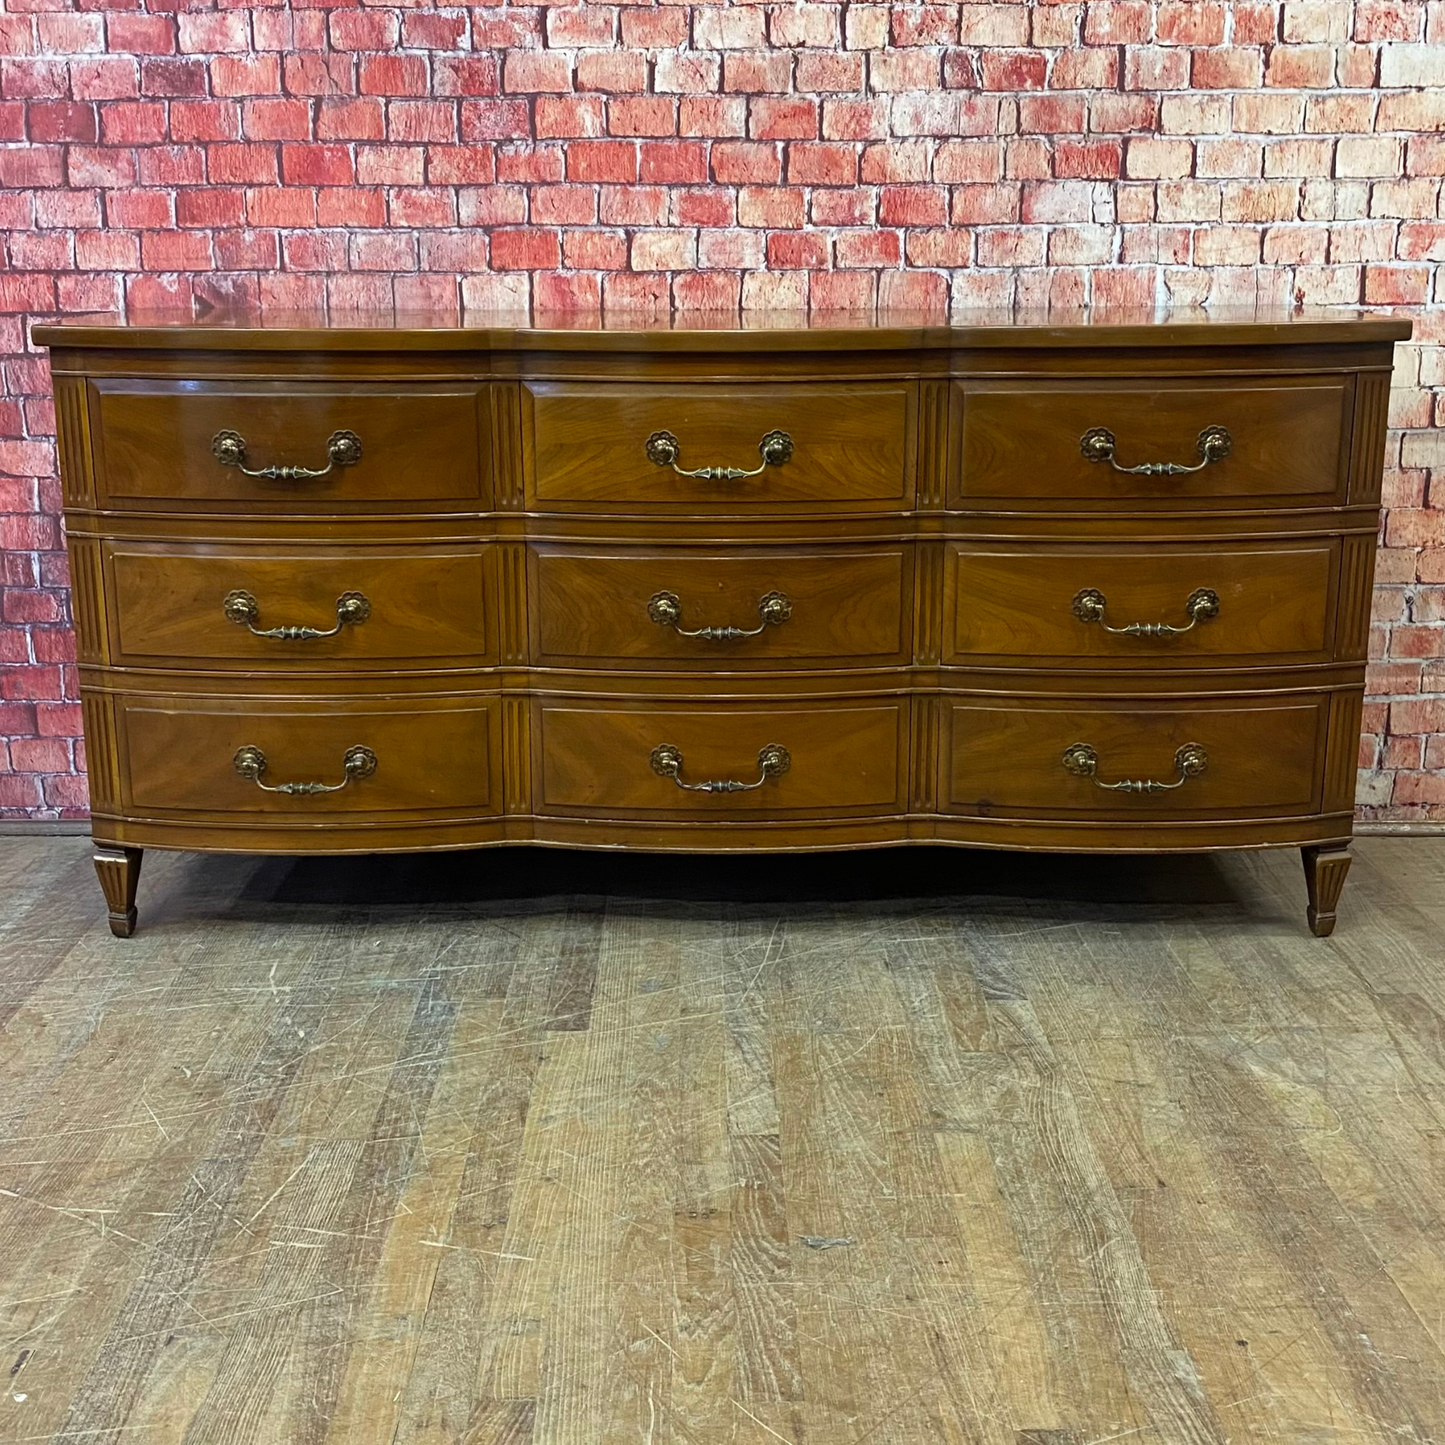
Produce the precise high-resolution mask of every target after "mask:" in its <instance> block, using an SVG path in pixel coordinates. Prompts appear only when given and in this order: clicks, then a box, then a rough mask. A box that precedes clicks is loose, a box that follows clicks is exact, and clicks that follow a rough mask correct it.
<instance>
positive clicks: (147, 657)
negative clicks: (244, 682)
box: [103, 541, 497, 670]
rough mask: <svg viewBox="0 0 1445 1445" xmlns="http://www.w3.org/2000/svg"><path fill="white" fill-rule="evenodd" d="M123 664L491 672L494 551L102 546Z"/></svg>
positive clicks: (494, 649)
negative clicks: (468, 667)
mask: <svg viewBox="0 0 1445 1445" xmlns="http://www.w3.org/2000/svg"><path fill="white" fill-rule="evenodd" d="M103 551H104V556H105V562H106V566H107V569H108V573H109V580H110V588H111V592H112V595H113V596H114V598H115V609H114V614H113V615H114V621H115V637H114V639H113V643H112V645H113V647H114V654H115V660H116V661H117V662H118V663H131V664H137V665H145V664H147V663H150V664H153V665H159V666H168V667H181V666H196V665H198V664H204V665H207V666H213V665H217V664H220V665H225V666H228V667H235V666H245V667H248V668H254V667H258V666H259V667H264V668H284V669H287V670H293V669H311V670H317V669H320V670H326V669H334V668H337V667H348V666H350V667H364V666H370V667H376V666H381V665H386V664H390V665H391V666H393V667H396V666H406V665H414V664H415V662H416V661H418V660H425V661H426V662H427V663H428V665H431V666H436V667H442V666H457V665H459V664H461V663H464V662H469V663H471V664H472V665H473V666H478V665H486V664H495V663H496V661H497V644H496V638H495V631H496V629H495V627H493V626H492V625H491V618H492V614H493V613H494V611H495V608H494V605H493V598H492V587H493V585H494V584H493V581H492V573H493V570H494V569H493V566H492V562H493V558H494V556H495V549H494V548H491V547H486V546H483V547H476V546H469V547H458V546H456V545H452V546H450V547H435V546H432V547H425V546H420V545H417V544H412V546H410V547H409V548H403V547H396V546H389V547H354V546H353V547H345V548H343V547H324V546H316V545H311V546H305V545H286V546H282V545H280V544H278V543H274V542H272V543H264V544H259V545H248V546H236V545H234V544H232V545H217V544H211V545H208V546H201V545H197V544H195V543H184V544H178V543H173V542H160V543H158V542H120V541H117V542H106V543H105V544H103Z"/></svg>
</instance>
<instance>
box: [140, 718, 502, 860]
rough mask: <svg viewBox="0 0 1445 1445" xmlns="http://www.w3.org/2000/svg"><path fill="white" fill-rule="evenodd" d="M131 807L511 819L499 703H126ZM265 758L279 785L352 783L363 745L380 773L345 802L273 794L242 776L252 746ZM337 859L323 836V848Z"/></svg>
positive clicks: (279, 818)
mask: <svg viewBox="0 0 1445 1445" xmlns="http://www.w3.org/2000/svg"><path fill="white" fill-rule="evenodd" d="M117 707H118V710H119V715H120V734H121V737H122V739H123V741H122V751H123V755H124V764H123V771H124V777H125V789H124V799H125V804H126V807H127V808H128V809H129V810H131V811H134V812H137V813H140V814H143V815H144V814H149V813H156V812H160V813H173V812H183V813H188V814H193V815H196V814H204V815H208V816H222V817H229V818H249V819H251V820H253V821H259V822H265V821H267V820H271V819H274V820H275V821H276V822H278V823H280V824H292V825H294V824H296V823H298V822H304V821H305V820H307V819H313V818H326V819H328V820H331V821H335V820H337V819H338V818H345V817H351V818H357V819H366V818H376V817H379V816H384V815H396V814H411V815H417V814H421V815H426V816H435V817H439V818H440V817H447V816H457V815H462V816H486V815H490V814H494V813H499V812H500V811H501V798H500V795H499V794H500V790H498V789H496V788H495V787H494V784H493V777H494V774H495V772H496V753H497V751H498V748H499V742H500V735H499V727H498V723H499V718H498V713H499V708H500V704H499V701H498V699H496V698H490V697H477V696H470V697H466V696H464V697H451V698H444V699H428V698H418V697H415V696H411V697H406V698H395V699H389V698H382V697H377V698H350V697H347V698H342V697H335V698H327V699H311V698H296V699H288V698H257V697H250V698H247V697H211V698H206V697H162V696H153V695H139V696H138V695H127V696H123V697H121V698H119V699H117ZM247 746H251V747H258V748H260V749H261V750H262V752H264V754H265V755H266V760H267V769H266V772H265V773H264V774H263V776H262V781H263V782H265V783H270V784H283V783H293V782H296V783H299V782H319V783H328V784H334V783H339V782H341V780H342V778H343V777H344V770H343V766H342V763H343V759H344V757H345V754H346V752H347V750H348V749H349V748H351V747H354V746H362V747H367V748H370V749H371V750H372V752H374V753H375V754H376V759H377V766H376V771H375V772H374V773H373V774H372V775H371V776H370V777H368V778H364V779H362V780H360V781H359V782H354V783H349V784H348V785H347V786H346V787H345V788H343V789H341V791H339V792H335V793H327V794H322V795H320V796H305V795H301V796H292V795H287V794H282V793H269V792H265V791H263V790H262V789H261V788H260V787H258V786H257V785H256V783H254V782H252V781H250V780H248V779H246V778H244V777H242V776H241V775H240V774H238V773H237V772H236V770H235V767H234V766H233V759H234V757H235V754H236V752H237V751H238V750H239V749H240V748H242V747H247ZM316 843H317V848H318V851H321V852H325V851H326V839H325V836H324V834H318V835H317V838H316Z"/></svg>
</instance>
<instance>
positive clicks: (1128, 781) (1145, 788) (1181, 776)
mask: <svg viewBox="0 0 1445 1445" xmlns="http://www.w3.org/2000/svg"><path fill="white" fill-rule="evenodd" d="M1208 766H1209V754H1208V753H1206V752H1205V751H1204V749H1203V748H1201V747H1200V746H1199V744H1198V743H1185V744H1184V746H1183V747H1181V748H1180V749H1179V750H1178V751H1177V752H1176V753H1175V754H1174V771H1175V774H1176V775H1177V776H1176V777H1175V779H1174V781H1173V782H1172V783H1161V782H1159V781H1158V779H1156V778H1124V779H1122V780H1121V781H1119V782H1117V783H1104V782H1100V781H1099V774H1098V767H1099V754H1098V753H1097V752H1096V751H1095V750H1094V749H1093V748H1091V747H1090V746H1089V745H1088V743H1074V744H1073V746H1072V747H1068V748H1065V749H1064V767H1065V768H1067V769H1068V771H1069V772H1071V773H1072V774H1073V775H1074V776H1075V777H1076V778H1088V779H1089V780H1090V781H1091V782H1092V783H1093V784H1094V786H1095V787H1096V788H1108V789H1109V790H1110V791H1111V792H1115V793H1167V792H1169V791H1171V789H1174V788H1182V787H1183V786H1184V784H1185V783H1187V782H1188V781H1189V779H1190V778H1197V777H1198V776H1199V775H1200V773H1202V772H1203V771H1204V770H1205V768H1207V767H1208Z"/></svg>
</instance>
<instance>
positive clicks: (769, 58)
mask: <svg viewBox="0 0 1445 1445" xmlns="http://www.w3.org/2000/svg"><path fill="white" fill-rule="evenodd" d="M792 84H793V57H792V56H791V55H789V54H786V53H783V54H758V53H754V52H744V53H741V54H733V55H725V56H724V57H723V80H722V88H723V89H724V90H725V91H736V92H741V93H742V94H744V95H758V94H767V93H769V92H771V93H772V94H775V95H783V94H785V93H786V92H787V91H788V90H790V89H791V88H792Z"/></svg>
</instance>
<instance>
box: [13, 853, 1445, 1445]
mask: <svg viewBox="0 0 1445 1445" xmlns="http://www.w3.org/2000/svg"><path fill="white" fill-rule="evenodd" d="M1060 880H1064V881H1063V882H1061V881H1060ZM0 900H3V901H0V1025H3V1030H0V1350H3V1354H0V1382H3V1385H4V1394H3V1397H0V1440H3V1441H5V1442H7V1445H8V1442H22V1441H75V1442H85V1445H94V1442H119V1445H130V1442H134V1445H158V1442H163V1441H184V1442H187V1445H213V1442H215V1445H219V1442H227V1445H278V1442H285V1445H292V1442H294V1445H303V1442H304V1445H328V1442H346V1445H377V1442H379V1445H392V1442H396V1445H422V1442H426V1445H441V1442H463V1441H465V1442H467V1445H564V1442H565V1445H616V1442H627V1445H685V1442H699V1445H716V1442H747V1445H771V1442H776V1441H779V1440H781V1441H785V1442H795V1445H864V1442H867V1445H923V1442H940V1445H942V1442H947V1445H964V1442H968V1445H975V1442H979V1445H1103V1442H1105V1441H1116V1440H1127V1441H1129V1442H1131V1445H1176V1442H1186V1445H1192V1442H1201V1441H1221V1442H1222V1441H1262V1442H1263V1441H1269V1442H1280V1445H1347V1442H1348V1445H1361V1442H1373V1441H1378V1442H1391V1445H1400V1442H1411V1445H1421V1442H1445V1355H1442V1350H1445V1220H1442V1212H1445V978H1442V964H1445V840H1438V841H1437V840H1419V839H1416V840H1407V839H1398V840H1397V839H1367V840H1365V841H1363V842H1362V843H1360V844H1359V845H1358V849H1357V861H1356V864H1355V869H1354V876H1353V877H1352V878H1351V879H1350V884H1349V886H1348V887H1347V889H1346V891H1345V897H1344V901H1343V903H1342V906H1341V912H1340V925H1339V929H1338V931H1337V933H1336V934H1335V936H1334V937H1333V938H1332V939H1329V940H1327V941H1319V940H1316V939H1313V938H1311V937H1310V935H1309V934H1308V932H1307V931H1306V928H1305V925H1304V917H1303V913H1304V887H1303V881H1302V877H1301V874H1300V869H1299V862H1298V857H1297V855H1296V854H1294V853H1278V854H1266V855H1239V856H1232V857H1226V858H1223V859H1218V860H1215V859H1186V860H1180V861H1174V862H1166V861H1150V860H1133V859H1114V860H1069V859H1028V858H1011V857H1000V856H997V855H982V854H971V853H965V852H941V851H940V852H932V851H929V852H914V853H906V854H904V853H881V854H857V855H850V856H846V857H842V858H818V859H799V860H792V861H780V860H769V859H766V858H760V857H752V858H746V859H741V860H722V861H718V860H706V859H695V860H691V861H674V860H667V859H658V858H655V857H652V858H617V857H608V856H605V855H599V856H583V855H570V854H557V853H546V852H540V851H523V850H516V851H508V852H499V853H490V854H489V853H477V854H468V855H455V856H450V857H446V858H443V859H441V860H440V861H438V860H437V859H436V858H432V859H398V860H392V861H387V860H381V859H375V860H360V861H351V862H343V861H337V860H309V861H305V862H300V863H297V862H292V861H288V860H282V859H270V860H259V861H257V860H245V859H237V858H205V857H196V856H179V857H177V856H167V855H163V854H153V855H150V856H148V857H147V859H146V865H145V871H144V873H143V875H142V879H141V898H140V908H141V921H140V931H139V932H138V933H137V935H136V936H135V938H133V939H131V940H129V941H119V940H116V939H113V938H112V937H111V936H110V934H109V933H108V932H107V930H106V926H105V911H104V906H103V903H102V900H101V895H100V891H99V889H98V888H97V887H96V885H95V882H94V879H93V876H92V873H91V868H90V861H89V849H88V845H87V841H86V840H84V839H81V838H74V837H70V838H24V839H22V838H13V837H12V838H0Z"/></svg>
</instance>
